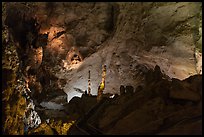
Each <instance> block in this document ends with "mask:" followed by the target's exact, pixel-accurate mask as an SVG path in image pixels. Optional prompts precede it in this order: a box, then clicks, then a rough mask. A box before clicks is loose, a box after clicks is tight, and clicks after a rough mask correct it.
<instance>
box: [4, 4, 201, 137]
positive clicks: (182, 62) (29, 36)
mask: <svg viewBox="0 0 204 137" xmlns="http://www.w3.org/2000/svg"><path fill="white" fill-rule="evenodd" d="M2 10H3V16H2V28H3V30H2V32H3V33H2V34H3V35H2V38H3V41H2V48H3V53H4V54H3V58H2V61H3V62H4V64H3V68H4V71H5V73H6V74H7V73H8V75H10V71H11V70H12V69H13V68H15V67H12V66H18V65H20V69H17V70H15V71H12V73H13V72H14V74H15V75H16V73H17V71H20V73H22V75H23V76H24V77H26V78H25V79H28V80H29V81H30V83H29V87H32V89H33V91H34V94H33V95H32V97H33V98H37V102H38V104H40V103H41V102H42V101H45V100H46V101H50V100H55V99H56V97H57V96H66V95H68V97H67V100H68V101H69V100H70V99H71V98H72V97H73V96H81V94H82V93H79V92H77V91H76V90H75V88H79V89H81V90H83V91H84V90H86V89H87V86H88V83H87V76H88V71H89V70H91V88H92V94H93V95H96V94H97V88H98V85H99V83H100V81H101V73H102V65H103V64H106V65H107V77H106V88H105V90H104V92H105V93H114V94H119V93H118V91H119V87H120V85H121V84H123V85H133V86H134V87H136V86H138V85H139V84H141V83H142V82H143V80H144V75H145V74H146V72H147V70H148V69H152V68H154V66H155V65H159V66H160V68H161V70H162V71H163V72H164V73H165V74H166V75H168V76H169V77H170V78H178V79H181V80H182V79H185V78H187V77H189V76H190V75H194V74H198V73H199V74H202V54H201V51H202V29H201V28H202V16H201V14H202V13H201V11H202V3H199V2H197V3H196V2H166V3H163V2H156V3H154V2H147V3H145V2H144V3H143V2H129V3H126V2H117V3H112V2H110V3H71V2H70V3H66V2H64V3H63V2H53V3H46V2H39V3H37V2H36V3H35V2H28V3H4V4H3V5H2ZM14 22H15V24H14ZM9 44H10V46H7V45H9ZM8 49H9V50H8ZM10 53H11V54H12V55H13V54H15V56H18V57H15V58H18V59H19V61H17V62H16V61H14V60H15V59H14V60H13V59H9V60H7V59H8V58H10V57H12V56H11V54H10ZM75 55H77V57H79V58H80V61H79V63H77V64H74V65H72V66H70V64H71V60H72V57H73V56H75ZM7 63H8V64H9V65H7V66H9V67H10V68H7V67H5V64H7ZM11 63H13V64H14V65H12V64H11ZM4 71H3V72H4ZM11 76H12V74H11ZM33 77H35V80H32V78H33ZM8 81H10V79H9V77H8V79H6V80H3V82H4V83H9V82H8ZM14 81H15V80H14ZM32 81H34V82H33V83H32ZM11 82H13V81H11ZM13 85H16V83H15V82H14V83H13ZM4 86H5V87H4V92H3V93H4V94H3V96H4V98H10V96H11V95H12V94H14V89H13V88H12V89H10V90H9V91H8V86H7V85H6V84H4ZM25 86H26V84H25ZM16 94H17V95H18V94H19V93H18V92H17V93H16ZM14 95H15V94H14ZM20 98H21V97H19V98H18V99H16V98H10V99H11V100H14V102H15V103H17V106H18V105H22V104H19V102H18V101H19V100H20ZM9 102H10V101H8V100H6V103H4V104H7V103H8V104H9V105H10V106H13V104H11V103H9ZM11 102H12V101H11ZM20 102H22V101H20ZM65 102H66V101H64V102H63V103H65ZM24 103H25V102H24ZM15 108H16V107H15V106H14V109H15ZM9 110H12V109H10V108H9ZM7 113H10V112H8V111H5V114H4V115H7V118H4V119H8V117H9V115H8V114H7ZM11 114H13V115H17V112H16V111H12V112H11ZM16 117H18V116H16ZM10 118H11V117H10ZM11 119H12V118H11ZM16 119H17V120H16V121H15V120H14V119H12V120H11V121H13V122H14V125H15V126H14V128H19V130H16V129H12V130H11V132H9V131H7V132H8V133H9V134H22V128H23V127H21V126H20V127H18V125H17V121H18V118H16ZM9 122H10V121H7V124H8V125H9V126H5V128H7V129H9V128H10V125H12V124H13V123H12V122H10V123H9ZM5 125H6V123H5ZM14 130H15V131H16V132H15V133H14V132H13V131H14Z"/></svg>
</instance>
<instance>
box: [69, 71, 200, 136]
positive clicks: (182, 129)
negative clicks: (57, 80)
mask: <svg viewBox="0 0 204 137" xmlns="http://www.w3.org/2000/svg"><path fill="white" fill-rule="evenodd" d="M150 71H151V73H152V74H153V75H154V76H152V77H151V80H149V81H148V83H146V84H145V85H144V86H142V87H143V89H142V90H140V91H137V92H135V93H132V94H129V93H130V91H132V90H130V91H129V92H126V93H124V94H122V95H120V96H116V97H114V98H112V99H110V98H107V97H105V95H104V100H102V101H101V102H100V103H98V104H96V105H94V104H92V105H94V107H92V108H91V109H90V110H89V112H88V113H86V115H85V116H84V117H83V118H82V119H79V120H78V121H77V122H76V127H72V128H71V130H70V132H69V134H71V135H75V134H90V135H94V134H105V135H110V134H111V135H152V134H160V135H162V134H181V135H188V134H197V135H198V134H201V132H202V130H201V129H202V124H201V120H202V100H198V98H199V99H200V98H201V94H200V93H201V92H202V89H201V88H199V90H197V89H196V88H194V89H192V88H191V87H192V86H193V85H194V84H196V83H199V82H201V81H202V76H201V75H195V76H191V77H189V78H187V79H185V80H184V81H179V80H178V79H174V80H172V81H171V80H169V79H166V78H162V75H163V74H162V73H161V72H160V71H157V69H155V70H150ZM155 76H156V77H157V78H156V79H155ZM158 78H159V79H158ZM146 80H147V79H146ZM146 80H145V81H146ZM175 80H177V81H178V82H177V83H176V82H175ZM186 81H192V82H186ZM178 84H180V87H186V89H184V88H180V87H179V86H178V89H179V90H178V89H173V88H172V87H176V85H178ZM198 87H201V86H198ZM121 89H122V88H121ZM130 89H132V88H130ZM122 90H123V89H122ZM126 91H128V90H127V88H126ZM172 91H174V92H176V91H177V92H179V95H180V96H176V95H175V96H176V97H172V95H171V92H172ZM186 91H187V92H186ZM188 91H191V92H188ZM84 97H85V96H82V100H83V99H84ZM195 98H196V99H195ZM73 99H74V98H73ZM73 99H72V100H73ZM72 100H71V101H72ZM71 101H70V102H71ZM79 102H80V100H78V103H79ZM86 102H89V100H88V99H86ZM69 105H71V104H69ZM80 110H81V109H80Z"/></svg>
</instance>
